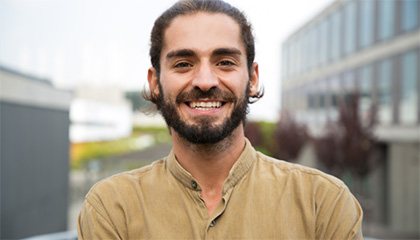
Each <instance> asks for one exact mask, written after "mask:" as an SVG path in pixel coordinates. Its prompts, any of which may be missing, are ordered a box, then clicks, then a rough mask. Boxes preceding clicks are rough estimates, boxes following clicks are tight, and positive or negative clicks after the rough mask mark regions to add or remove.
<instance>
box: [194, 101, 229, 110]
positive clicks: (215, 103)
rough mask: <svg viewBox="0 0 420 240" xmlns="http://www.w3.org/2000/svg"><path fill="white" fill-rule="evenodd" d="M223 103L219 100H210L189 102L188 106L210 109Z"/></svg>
mask: <svg viewBox="0 0 420 240" xmlns="http://www.w3.org/2000/svg"><path fill="white" fill-rule="evenodd" d="M222 105H223V103H222V102H220V101H212V102H208V101H206V102H189V103H188V106H189V107H190V108H193V109H197V110H212V109H215V108H220V107H221V106H222Z"/></svg>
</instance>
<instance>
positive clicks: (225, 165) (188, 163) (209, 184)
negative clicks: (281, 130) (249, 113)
mask: <svg viewBox="0 0 420 240" xmlns="http://www.w3.org/2000/svg"><path fill="white" fill-rule="evenodd" d="M172 140H173V149H174V153H175V156H176V157H177V160H178V162H179V164H181V166H182V167H183V168H185V170H187V171H188V172H189V173H190V174H191V175H192V176H193V177H194V178H195V179H196V180H197V181H198V182H199V184H200V186H201V187H202V188H203V190H205V189H214V188H220V189H221V188H222V187H223V182H224V181H225V180H226V178H227V176H228V175H229V171H230V170H231V168H232V166H233V164H235V162H236V160H237V159H238V158H239V156H240V154H241V153H242V151H243V148H244V145H245V136H244V131H243V126H242V125H239V126H238V127H237V128H236V129H235V130H234V131H233V132H232V134H231V135H229V136H228V137H227V138H225V139H223V140H222V141H220V142H218V143H215V144H192V143H190V142H188V141H187V140H185V139H184V138H182V137H181V136H179V135H178V134H177V132H175V131H172Z"/></svg>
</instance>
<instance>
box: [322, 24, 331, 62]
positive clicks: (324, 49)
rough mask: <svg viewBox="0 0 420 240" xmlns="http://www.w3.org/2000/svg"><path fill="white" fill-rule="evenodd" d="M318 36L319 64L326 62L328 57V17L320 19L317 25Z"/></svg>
mask: <svg viewBox="0 0 420 240" xmlns="http://www.w3.org/2000/svg"><path fill="white" fill-rule="evenodd" d="M319 31H320V38H319V58H320V59H319V60H320V65H323V64H325V63H326V62H327V59H328V46H329V44H330V43H329V36H330V34H329V32H328V18H325V19H323V20H322V22H321V23H320V25H319Z"/></svg>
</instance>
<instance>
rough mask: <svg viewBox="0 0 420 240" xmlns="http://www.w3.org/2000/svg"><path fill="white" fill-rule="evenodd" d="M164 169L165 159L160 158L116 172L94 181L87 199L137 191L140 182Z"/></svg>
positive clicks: (109, 197) (112, 196) (104, 197)
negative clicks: (148, 163) (131, 168)
mask: <svg viewBox="0 0 420 240" xmlns="http://www.w3.org/2000/svg"><path fill="white" fill-rule="evenodd" d="M164 169H165V160H164V159H161V160H158V161H155V162H153V163H151V164H150V165H147V166H144V167H141V168H138V169H134V170H130V171H126V172H122V173H118V174H115V175H112V176H110V177H107V178H105V179H102V180H100V181H99V182H97V183H95V184H94V185H93V186H92V188H91V189H90V190H89V192H88V193H87V195H86V200H87V201H95V199H99V198H100V199H101V201H102V199H114V200H115V199H116V198H118V197H119V196H126V194H130V193H133V192H137V191H138V188H139V187H140V185H141V183H142V182H143V181H145V179H147V178H150V177H151V176H153V175H159V174H160V173H161V172H163V170H164Z"/></svg>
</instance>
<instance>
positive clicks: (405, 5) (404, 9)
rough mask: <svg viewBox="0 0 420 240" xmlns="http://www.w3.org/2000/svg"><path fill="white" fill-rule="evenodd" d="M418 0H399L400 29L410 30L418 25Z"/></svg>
mask: <svg viewBox="0 0 420 240" xmlns="http://www.w3.org/2000/svg"><path fill="white" fill-rule="evenodd" d="M419 2H420V1H419V0H401V4H402V6H401V29H402V30H403V31H410V30H413V29H414V28H416V27H418V25H419V10H420V9H419V4H420V3H419Z"/></svg>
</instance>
